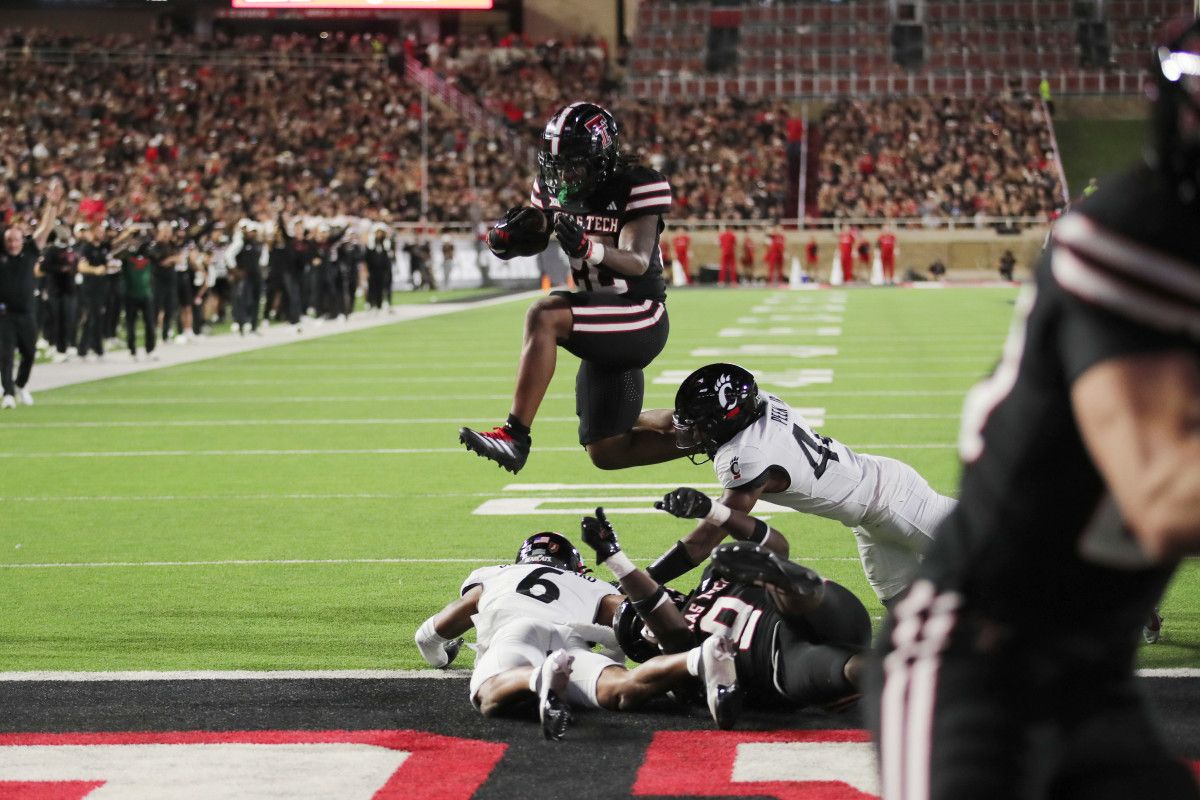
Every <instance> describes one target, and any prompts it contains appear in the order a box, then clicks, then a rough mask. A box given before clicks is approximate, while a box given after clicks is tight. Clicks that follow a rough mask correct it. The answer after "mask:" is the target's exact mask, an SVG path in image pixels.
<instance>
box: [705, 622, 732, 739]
mask: <svg viewBox="0 0 1200 800" xmlns="http://www.w3.org/2000/svg"><path fill="white" fill-rule="evenodd" d="M736 657H737V645H736V644H734V642H733V640H732V639H730V638H729V637H728V636H720V635H717V634H714V635H712V636H709V637H708V638H707V639H705V640H704V644H702V645H700V674H699V675H698V676H697V677H699V678H700V682H701V683H703V684H704V698H705V700H706V701H707V702H708V713H709V715H711V716H712V718H713V722H715V723H717V727H718V728H720V729H721V730H723V731H727V730H729V729H730V728H732V727H733V726H734V724H735V723H737V719H738V716H740V715H741V713H742V693H741V690H740V689H739V688H738V682H737V662H736Z"/></svg>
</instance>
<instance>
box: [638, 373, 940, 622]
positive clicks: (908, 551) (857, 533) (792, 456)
mask: <svg viewBox="0 0 1200 800" xmlns="http://www.w3.org/2000/svg"><path fill="white" fill-rule="evenodd" d="M673 422H674V427H675V432H676V436H677V439H678V445H679V447H680V448H682V449H683V450H686V451H699V452H703V453H705V454H706V455H707V456H708V458H710V459H712V461H713V467H714V468H715V470H716V473H717V478H718V479H719V480H720V481H721V485H722V486H724V487H725V492H724V493H723V494H722V495H721V500H720V502H719V503H713V502H711V501H709V499H708V498H707V497H705V496H704V495H699V494H698V493H692V494H688V495H687V496H686V497H681V498H676V499H675V500H671V499H670V497H668V500H667V501H666V502H667V506H666V510H667V511H670V512H671V513H672V514H674V515H675V516H677V517H691V518H694V519H700V520H702V522H700V524H699V525H697V527H696V529H695V530H693V531H692V532H691V533H689V534H688V535H687V536H685V537H684V538H683V539H682V540H681V541H679V542H678V543H676V545H675V547H673V548H672V549H671V550H669V551H667V553H665V554H664V555H663V556H662V557H661V558H660V559H658V561H656V562H655V563H654V564H652V565H651V566H650V570H649V571H650V574H651V575H652V576H653V577H654V579H655V580H656V581H658V582H659V583H668V582H670V581H672V580H674V579H675V578H677V577H678V576H680V575H682V574H684V573H685V572H688V571H690V570H691V569H692V568H693V567H695V566H697V565H698V564H699V563H700V562H701V561H702V560H703V559H704V558H705V557H707V555H708V553H709V552H710V551H711V550H712V548H713V547H714V546H715V545H716V544H717V543H718V542H720V541H721V540H722V539H723V538H725V535H726V533H727V531H726V530H725V527H724V526H725V520H726V518H727V516H728V513H729V511H730V510H736V511H745V512H749V511H750V510H751V509H753V508H754V504H755V503H757V502H758V499H759V498H760V497H765V498H766V499H767V500H770V501H771V502H772V503H777V504H779V505H784V506H788V507H790V508H794V509H796V510H797V511H803V512H805V513H808V514H815V515H816V516H819V517H825V518H826V519H832V520H836V521H837V522H840V523H842V524H843V525H845V526H846V527H848V528H850V529H852V530H853V532H854V538H855V540H856V541H857V543H858V554H859V558H860V559H861V560H862V565H863V570H864V571H865V572H866V574H867V581H868V582H869V583H870V584H871V588H872V589H874V590H875V594H876V595H878V597H879V599H880V601H881V602H883V604H884V605H891V604H892V603H893V602H894V601H895V600H896V599H898V598H899V597H900V595H901V594H902V593H903V592H904V591H905V590H906V589H907V588H908V587H909V586H910V585H911V584H912V581H913V578H914V577H915V575H916V573H917V568H918V566H919V565H920V559H921V554H922V553H924V552H925V550H926V548H927V547H928V546H929V543H930V542H931V538H930V537H931V536H932V535H933V530H934V528H935V527H937V525H938V523H940V522H941V521H942V520H943V519H944V518H945V517H946V516H947V515H948V514H949V513H950V511H951V509H953V508H954V500H952V499H951V498H949V497H944V496H942V495H940V494H938V493H937V492H935V491H934V490H933V489H931V488H930V486H929V484H928V483H927V482H926V481H925V479H924V478H922V477H921V476H920V475H919V474H917V471H916V470H914V469H913V468H912V467H910V466H909V465H908V464H905V463H903V462H901V461H897V460H895V459H892V458H885V457H883V456H873V455H867V454H865V453H855V452H854V451H853V450H851V449H850V448H848V447H846V446H845V445H844V444H841V443H840V442H836V441H834V440H833V439H830V438H829V437H828V436H821V435H820V434H818V433H816V432H815V431H814V430H813V429H812V426H811V425H809V423H808V422H807V421H806V420H805V419H804V417H802V416H800V415H799V414H797V413H796V410H795V409H794V408H791V407H790V406H789V405H788V404H787V403H785V402H783V401H782V400H780V399H779V398H778V397H775V396H774V395H771V394H767V393H765V392H761V391H759V388H758V384H757V383H755V380H754V376H753V375H751V374H750V372H748V371H747V370H745V369H743V368H742V367H739V366H737V365H735V364H709V365H708V366H705V367H701V368H700V369H698V370H696V371H695V372H693V373H692V374H691V375H689V376H688V377H687V378H686V379H684V381H683V383H682V384H681V385H680V387H679V391H678V392H677V393H676V395H675V411H674V417H673ZM693 460H694V459H693ZM697 463H698V462H697ZM701 498H702V499H701ZM689 503H692V504H689Z"/></svg>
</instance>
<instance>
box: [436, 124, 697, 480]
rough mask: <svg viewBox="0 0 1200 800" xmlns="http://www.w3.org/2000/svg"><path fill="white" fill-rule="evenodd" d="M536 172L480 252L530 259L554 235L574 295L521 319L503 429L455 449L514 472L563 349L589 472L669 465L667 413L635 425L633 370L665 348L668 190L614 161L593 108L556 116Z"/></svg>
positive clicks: (467, 436)
mask: <svg viewBox="0 0 1200 800" xmlns="http://www.w3.org/2000/svg"><path fill="white" fill-rule="evenodd" d="M538 166H539V175H538V178H537V179H536V180H535V181H534V182H533V193H532V195H531V196H530V203H531V204H532V207H519V206H518V207H516V208H512V209H509V211H508V213H507V214H505V216H504V219H503V220H501V221H500V222H499V223H498V224H497V225H496V226H495V227H494V228H492V229H491V231H489V232H488V235H487V243H488V247H489V248H491V250H492V252H493V253H495V254H496V255H497V256H499V257H500V258H503V259H509V258H513V257H515V256H528V255H534V254H537V253H540V252H541V251H542V250H544V249H545V248H546V245H547V244H548V243H549V241H550V235H551V233H553V234H554V235H555V236H557V237H558V241H559V243H560V244H561V245H562V248H563V251H564V252H565V253H566V254H567V256H568V257H569V258H570V260H571V270H572V274H573V275H574V278H575V285H576V286H577V287H578V291H576V292H553V293H552V294H551V295H550V296H549V297H545V298H542V299H541V300H538V301H537V302H536V303H534V304H533V306H532V307H531V308H530V309H529V313H528V315H527V316H526V318H525V343H524V347H523V348H522V350H521V362H520V366H519V368H518V370H517V386H516V391H515V392H514V396H513V404H512V409H511V412H510V413H509V415H508V421H507V422H506V423H505V424H504V425H502V426H500V427H497V428H495V429H494V430H491V431H487V432H482V433H481V432H478V431H473V430H471V429H470V428H463V429H462V430H461V431H460V432H459V440H460V441H461V442H462V443H463V444H464V445H466V447H467V449H468V450H471V451H472V452H474V453H477V454H478V455H481V456H484V457H486V458H490V459H491V460H493V461H495V462H496V463H498V464H499V465H500V466H502V467H504V468H505V469H507V470H509V471H510V472H513V473H516V472H518V471H519V470H520V469H521V468H522V467H523V466H524V465H525V460H526V458H528V456H529V447H530V443H531V437H530V427H531V426H532V425H533V419H534V417H535V415H536V414H537V411H538V407H539V406H540V405H541V403H542V399H543V398H544V397H545V395H546V388H547V387H548V386H549V385H550V379H551V378H552V377H553V376H554V367H555V361H556V358H557V348H558V347H559V346H560V345H561V346H562V347H563V348H564V349H565V350H567V351H568V352H570V353H573V354H574V355H576V356H578V357H579V358H580V359H582V361H583V363H582V364H580V366H579V373H578V375H577V376H576V379H575V398H576V401H575V402H576V413H577V414H578V415H579V442H580V444H582V445H583V446H584V447H585V448H587V451H588V455H589V456H590V457H591V459H592V462H593V463H594V464H595V465H596V466H598V467H600V468H601V469H621V468H623V467H630V466H636V465H639V464H654V463H658V462H660V461H668V460H670V459H673V458H678V457H679V456H680V455H682V453H681V452H680V451H679V450H677V449H676V448H675V447H674V444H673V441H674V440H673V437H672V435H671V426H670V413H669V412H666V411H662V412H656V413H654V414H647V415H643V414H642V396H643V389H644V387H643V376H642V370H643V369H644V368H645V367H646V366H647V365H648V364H649V363H650V362H651V361H653V360H654V358H655V356H657V355H658V354H659V352H661V351H662V349H663V346H664V345H665V344H666V342H667V327H668V326H667V308H666V305H665V301H666V296H667V292H666V284H665V283H664V282H663V273H662V256H661V254H660V252H659V246H658V238H659V234H660V233H661V232H662V230H663V222H662V217H663V215H664V214H666V213H667V212H668V211H669V210H670V208H671V185H670V184H669V183H668V182H667V180H666V178H664V177H663V176H662V175H661V174H660V173H658V172H655V171H654V170H652V169H648V168H646V167H642V166H637V165H635V164H633V163H631V162H629V161H628V160H627V159H624V158H622V157H621V155H620V146H619V137H618V131H617V123H616V120H614V119H613V116H612V114H610V113H608V112H607V111H605V110H604V109H603V108H601V107H600V106H597V105H594V104H592V103H572V104H571V105H569V106H566V107H565V108H562V109H560V110H559V111H558V112H556V113H555V114H554V116H553V117H552V118H551V119H550V122H549V123H547V125H546V129H545V132H544V133H543V135H542V149H541V153H540V154H539V156H538Z"/></svg>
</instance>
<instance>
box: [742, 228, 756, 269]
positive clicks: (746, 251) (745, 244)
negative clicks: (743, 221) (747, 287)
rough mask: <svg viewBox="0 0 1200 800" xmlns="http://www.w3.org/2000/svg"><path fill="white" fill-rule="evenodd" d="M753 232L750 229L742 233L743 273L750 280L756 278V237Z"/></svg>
mask: <svg viewBox="0 0 1200 800" xmlns="http://www.w3.org/2000/svg"><path fill="white" fill-rule="evenodd" d="M751 233H752V231H749V230H748V231H746V232H745V233H744V234H742V274H743V275H745V276H746V280H748V281H753V280H754V237H753V236H751V235H750V234H751Z"/></svg>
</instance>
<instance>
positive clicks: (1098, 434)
mask: <svg viewBox="0 0 1200 800" xmlns="http://www.w3.org/2000/svg"><path fill="white" fill-rule="evenodd" d="M1071 405H1072V406H1073V408H1074V411H1075V417H1076V419H1077V420H1078V422H1079V428H1080V432H1081V433H1082V434H1083V441H1084V444H1085V445H1086V446H1087V448H1088V451H1089V452H1090V453H1091V454H1092V458H1093V459H1094V460H1095V462H1096V466H1097V467H1098V468H1099V470H1100V472H1101V473H1102V474H1103V475H1104V478H1105V482H1106V483H1107V484H1108V486H1109V487H1110V488H1111V489H1112V492H1113V495H1114V496H1115V498H1116V501H1117V506H1118V508H1120V510H1121V517H1122V519H1124V520H1125V522H1126V524H1127V525H1128V526H1129V528H1130V530H1131V531H1132V532H1133V534H1134V536H1135V537H1136V538H1137V540H1138V543H1139V544H1140V545H1141V547H1142V550H1143V551H1144V552H1145V553H1146V555H1148V556H1149V557H1150V558H1151V559H1153V560H1155V561H1168V560H1171V559H1174V558H1179V557H1182V556H1185V555H1191V554H1196V553H1200V512H1198V511H1197V509H1200V365H1198V362H1197V360H1196V357H1195V355H1194V354H1192V353H1188V352H1185V351H1178V352H1171V353H1164V354H1162V355H1139V356H1132V357H1126V358H1118V359H1112V360H1108V361H1102V362H1100V363H1099V364H1096V365H1095V366H1093V367H1091V368H1090V369H1088V370H1087V371H1086V372H1084V373H1083V374H1082V375H1080V376H1079V377H1078V378H1077V379H1076V380H1075V383H1074V384H1073V385H1072V387H1071Z"/></svg>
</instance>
